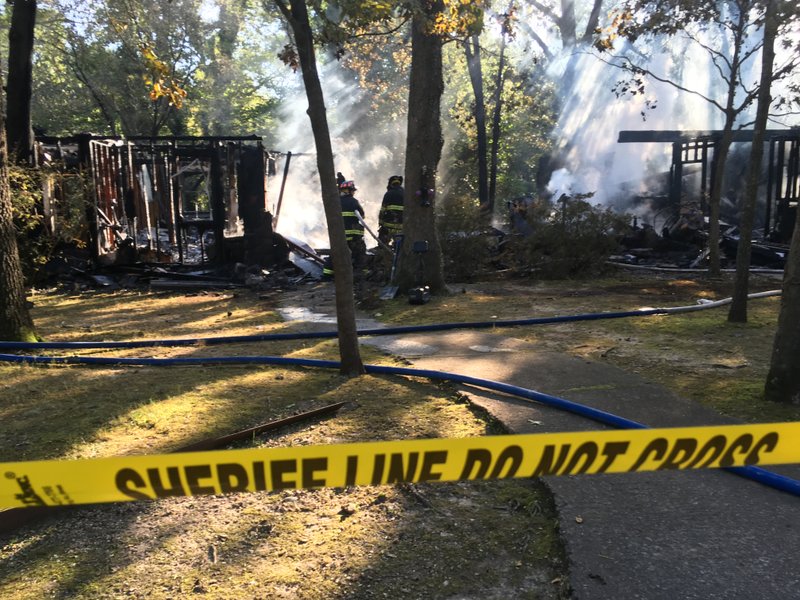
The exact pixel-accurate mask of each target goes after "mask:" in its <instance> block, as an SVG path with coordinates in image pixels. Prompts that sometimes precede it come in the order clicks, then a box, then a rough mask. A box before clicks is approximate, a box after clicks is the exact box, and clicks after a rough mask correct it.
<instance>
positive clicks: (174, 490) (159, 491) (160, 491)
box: [147, 467, 186, 498]
mask: <svg viewBox="0 0 800 600" xmlns="http://www.w3.org/2000/svg"><path fill="white" fill-rule="evenodd" d="M147 478H148V479H149V480H150V486H151V487H152V488H153V491H154V492H155V494H156V498H169V497H171V496H185V495H186V490H184V489H183V484H182V483H181V472H180V469H179V468H178V467H167V479H169V485H170V487H165V486H164V483H163V482H162V481H161V473H160V472H159V470H158V469H147Z"/></svg>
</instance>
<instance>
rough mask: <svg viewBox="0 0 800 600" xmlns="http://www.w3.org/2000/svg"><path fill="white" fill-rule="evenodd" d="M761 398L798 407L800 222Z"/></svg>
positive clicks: (795, 234)
mask: <svg viewBox="0 0 800 600" xmlns="http://www.w3.org/2000/svg"><path fill="white" fill-rule="evenodd" d="M764 397H765V398H766V399H767V400H771V401H774V402H783V403H787V404H800V219H795V222H794V232H793V233H792V244H791V248H790V250H789V257H788V259H787V261H786V269H785V271H784V275H783V286H782V293H781V311H780V314H779V315H778V329H777V331H776V333H775V341H774V342H773V345H772V359H771V361H770V367H769V373H768V374H767V381H766V384H765V385H764Z"/></svg>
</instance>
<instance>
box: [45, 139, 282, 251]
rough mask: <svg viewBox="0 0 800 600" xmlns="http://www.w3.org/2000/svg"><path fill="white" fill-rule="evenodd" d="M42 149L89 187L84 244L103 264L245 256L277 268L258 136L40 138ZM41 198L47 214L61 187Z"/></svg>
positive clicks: (266, 171) (264, 158) (266, 160)
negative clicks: (86, 235)
mask: <svg viewBox="0 0 800 600" xmlns="http://www.w3.org/2000/svg"><path fill="white" fill-rule="evenodd" d="M37 146H38V152H39V154H40V155H41V156H43V157H45V159H46V161H49V162H51V163H53V164H54V165H58V167H59V168H60V169H63V171H64V172H67V173H69V172H72V173H76V172H77V173H81V174H83V176H84V178H85V179H86V180H87V181H88V182H90V187H91V197H90V198H87V199H86V220H87V223H88V226H89V227H88V229H89V234H88V236H89V239H88V240H86V241H87V243H88V246H89V248H90V249H91V253H92V257H93V258H94V260H95V261H96V262H97V263H98V264H124V263H129V262H133V261H135V260H142V261H145V262H168V263H179V264H197V263H198V262H199V263H201V264H202V263H206V262H211V263H221V262H226V261H231V260H242V259H243V257H244V255H245V254H247V253H250V255H251V256H250V257H249V258H250V259H251V262H255V263H262V264H270V263H273V262H274V261H273V260H272V259H273V258H274V257H271V256H269V254H270V252H271V250H272V249H273V244H272V243H271V238H272V233H273V232H272V217H271V215H270V214H269V212H267V177H268V175H269V168H268V165H269V164H270V162H271V161H272V160H273V159H272V158H271V157H270V155H269V153H268V152H267V151H266V150H265V149H264V147H263V145H262V142H261V138H260V137H257V136H242V137H216V136H213V137H212V136H206V137H155V138H153V137H130V138H119V137H101V136H92V135H78V136H72V137H61V138H53V137H40V138H39V139H37ZM44 196H45V209H46V210H47V207H48V205H49V206H51V207H53V206H57V204H58V201H59V198H58V186H48V184H47V183H45V194H44ZM50 196H52V197H50ZM46 216H47V215H46ZM51 221H52V219H51Z"/></svg>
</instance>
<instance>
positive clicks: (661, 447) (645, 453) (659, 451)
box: [628, 438, 669, 471]
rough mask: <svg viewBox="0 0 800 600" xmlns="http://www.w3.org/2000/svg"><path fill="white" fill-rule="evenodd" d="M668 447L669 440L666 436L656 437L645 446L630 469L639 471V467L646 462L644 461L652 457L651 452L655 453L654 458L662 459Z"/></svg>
mask: <svg viewBox="0 0 800 600" xmlns="http://www.w3.org/2000/svg"><path fill="white" fill-rule="evenodd" d="M668 447H669V442H667V440H666V439H664V438H656V439H654V440H651V441H650V443H649V444H647V446H645V448H644V450H642V453H641V454H640V455H639V458H637V459H636V462H635V463H633V466H632V467H631V468H630V469H628V471H638V470H639V467H641V466H642V465H643V464H644V461H646V460H647V459H648V458H650V455H651V454H652V455H653V457H652V459H653V460H661V459H662V458H663V456H664V454H665V453H666V451H667V448H668Z"/></svg>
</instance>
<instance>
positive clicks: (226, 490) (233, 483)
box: [217, 463, 264, 494]
mask: <svg viewBox="0 0 800 600" xmlns="http://www.w3.org/2000/svg"><path fill="white" fill-rule="evenodd" d="M256 464H257V463H253V467H254V468H255V466H256ZM261 464H262V465H263V464H264V463H261ZM217 479H219V489H220V491H221V492H222V493H223V494H232V493H234V492H246V491H247V484H248V483H249V477H248V476H247V469H245V468H244V467H243V466H242V465H240V464H238V463H221V464H218V465H217Z"/></svg>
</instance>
